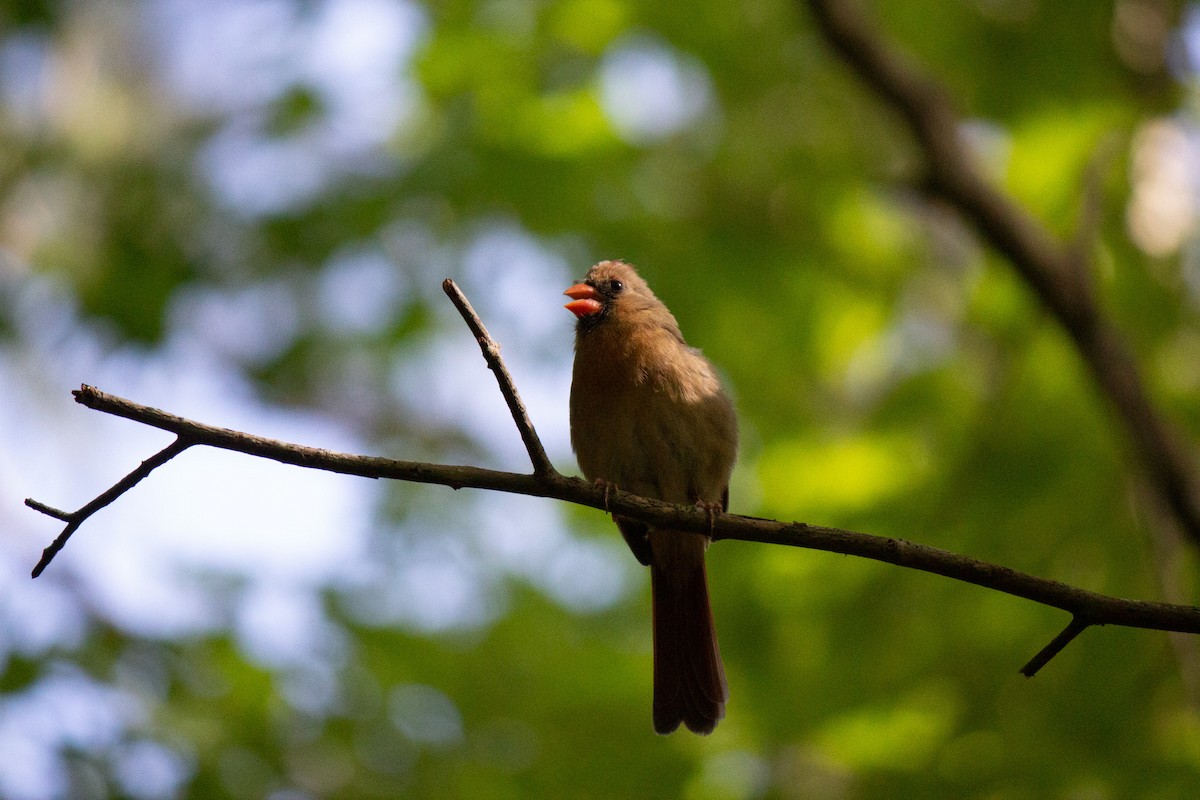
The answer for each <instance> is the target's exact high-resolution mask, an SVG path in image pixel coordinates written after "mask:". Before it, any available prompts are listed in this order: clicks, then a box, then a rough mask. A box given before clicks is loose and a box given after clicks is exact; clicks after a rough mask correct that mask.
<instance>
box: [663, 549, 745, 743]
mask: <svg viewBox="0 0 1200 800" xmlns="http://www.w3.org/2000/svg"><path fill="white" fill-rule="evenodd" d="M660 537H661V538H660ZM651 539H652V543H653V546H654V563H653V564H652V565H651V567H650V582H651V589H652V592H653V598H654V730H655V731H657V732H658V733H662V734H666V733H670V732H671V731H673V730H675V729H676V728H678V727H679V724H680V723H683V724H684V725H686V726H687V727H688V728H689V729H691V730H692V731H694V732H696V733H702V734H707V733H712V730H713V728H715V727H716V725H717V722H718V721H719V720H720V719H721V718H722V717H724V716H725V702H726V700H727V699H728V697H729V689H728V687H727V686H726V683H725V667H724V666H723V665H722V664H721V651H720V648H719V647H718V646H717V635H716V631H715V630H714V628H713V617H712V608H711V607H710V605H709V602H708V580H707V577H706V575H705V572H704V541H703V540H702V539H701V538H700V537H698V536H696V535H695V534H687V533H676V532H669V531H668V532H658V531H655V532H653V533H652V534H651ZM668 541H671V545H667V542H668ZM678 545H682V546H678ZM664 551H668V552H664Z"/></svg>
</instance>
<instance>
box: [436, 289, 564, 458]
mask: <svg viewBox="0 0 1200 800" xmlns="http://www.w3.org/2000/svg"><path fill="white" fill-rule="evenodd" d="M442 291H444V292H445V293H446V296H447V297H449V298H450V302H452V303H454V307H455V308H457V309H458V313H459V314H462V318H463V320H464V321H465V322H466V323H467V327H468V328H470V329H471V333H473V334H475V341H477V342H478V343H479V349H480V350H481V351H483V358H484V360H485V361H487V365H488V368H489V369H490V370H491V371H492V372H493V373H494V374H495V375H496V382H497V383H499V384H500V394H502V395H504V402H506V403H508V411H509V413H510V414H512V418H513V422H514V423H516V425H517V430H518V431H520V433H521V441H523V442H524V443H525V451H526V452H527V453H529V460H530V461H531V462H532V463H533V474H534V475H549V474H550V473H552V472H554V465H553V464H551V463H550V458H549V456H547V455H546V450H545V448H543V447H542V440H541V439H539V438H538V435H537V431H535V430H534V429H533V422H532V421H530V419H529V412H528V411H526V410H525V404H524V403H523V402H521V396H520V395H519V394H517V387H516V386H515V385H514V384H513V379H512V376H511V375H509V374H508V368H507V367H505V366H504V360H503V359H502V358H500V345H499V344H497V342H496V340H495V339H493V338H492V335H491V334H490V333H488V331H487V328H485V327H484V326H483V320H481V319H480V318H479V315H478V314H476V313H475V309H474V308H472V307H471V303H470V301H469V300H467V296H466V295H465V294H463V293H462V290H461V289H459V288H458V285H457V284H455V282H454V281H452V280H450V279H449V278H446V280H444V281H442Z"/></svg>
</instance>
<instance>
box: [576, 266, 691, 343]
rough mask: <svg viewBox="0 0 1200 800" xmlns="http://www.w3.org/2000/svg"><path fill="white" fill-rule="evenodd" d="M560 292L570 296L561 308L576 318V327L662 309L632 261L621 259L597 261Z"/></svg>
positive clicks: (585, 328) (627, 317) (631, 317)
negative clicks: (577, 324) (577, 279)
mask: <svg viewBox="0 0 1200 800" xmlns="http://www.w3.org/2000/svg"><path fill="white" fill-rule="evenodd" d="M563 294H565V295H566V296H567V297H569V298H571V302H569V303H567V304H566V305H565V306H563V308H565V309H567V310H568V311H570V312H571V313H572V314H574V315H575V316H576V318H577V319H578V320H579V329H580V331H585V330H590V329H591V328H593V327H595V326H596V325H598V324H600V323H601V322H604V321H607V320H612V319H614V318H619V319H624V320H632V319H633V318H634V317H636V316H637V315H638V314H639V312H647V311H658V310H661V311H663V312H665V311H666V309H665V308H664V307H663V305H662V303H661V302H659V300H658V298H657V297H655V296H654V292H652V291H650V287H649V286H648V285H647V284H646V282H645V281H644V280H642V277H641V276H640V275H638V274H637V270H635V269H634V268H633V265H632V264H626V263H625V262H624V261H601V262H600V263H599V264H596V265H595V266H594V267H592V268H591V269H589V270H588V272H587V275H586V276H585V277H584V279H583V280H582V281H580V282H579V283H577V284H575V285H574V286H572V287H571V288H569V289H567V290H566V291H565V292H563ZM668 316H669V313H668ZM672 321H673V320H672Z"/></svg>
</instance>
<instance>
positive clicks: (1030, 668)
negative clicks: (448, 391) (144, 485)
mask: <svg viewBox="0 0 1200 800" xmlns="http://www.w3.org/2000/svg"><path fill="white" fill-rule="evenodd" d="M445 285H446V286H447V287H449V288H447V294H450V295H451V299H454V298H455V294H457V296H458V297H459V298H461V305H460V303H459V301H457V300H456V302H455V304H456V305H458V306H459V308H460V310H462V309H467V311H464V312H463V316H464V319H466V320H467V322H468V324H469V325H470V324H471V321H472V319H474V320H475V322H476V323H478V317H476V316H475V315H474V312H473V311H470V304H469V303H467V301H466V298H465V297H462V295H461V292H457V289H456V288H454V291H453V292H452V291H451V288H453V284H452V283H449V282H447V284H445ZM472 330H473V331H481V330H483V326H482V324H481V323H478V328H476V327H475V326H474V325H472ZM476 336H477V338H478V339H479V341H480V346H481V347H482V348H483V350H484V354H485V357H486V358H487V359H488V365H489V367H491V368H492V371H493V372H494V373H495V374H496V377H497V379H498V380H499V382H500V385H501V391H502V393H503V394H504V396H505V398H506V399H509V398H511V399H509V411H510V412H511V414H512V416H513V420H514V422H515V423H516V424H517V426H518V427H519V428H521V430H522V435H523V437H527V438H526V446H527V447H528V448H529V450H530V457H531V459H532V460H533V461H534V463H535V464H537V463H538V461H539V458H538V456H537V455H536V454H537V453H541V454H542V456H543V457H544V454H545V451H544V449H543V448H542V446H541V443H540V441H538V439H537V434H536V433H535V432H534V430H533V426H532V424H530V423H529V419H528V416H527V415H526V414H525V409H524V404H523V403H522V402H521V400H520V396H519V394H518V393H517V390H516V387H515V386H514V385H513V382H512V378H511V376H510V375H509V374H508V371H507V370H506V369H505V368H504V365H503V362H502V361H501V360H500V357H499V348H498V347H497V346H495V342H493V341H492V340H491V339H490V337H488V336H487V335H486V331H485V332H484V334H483V335H480V334H479V333H478V332H477V333H476ZM489 343H490V344H489ZM73 394H74V396H75V400H76V401H77V402H78V403H80V404H82V405H84V406H87V407H88V408H91V409H94V410H97V411H102V412H104V413H106V414H112V415H114V416H118V417H123V418H125V419H128V420H131V421H133V422H138V423H141V424H143V425H149V426H151V427H154V428H159V429H160V430H164V431H169V432H171V433H174V434H175V436H176V439H175V441H174V442H173V443H172V444H171V445H169V446H168V447H166V448H165V449H163V450H162V451H160V452H159V453H157V454H156V455H155V456H153V457H151V458H149V459H147V460H146V461H144V462H143V463H142V464H141V466H139V467H138V468H137V469H136V470H134V471H133V472H131V473H130V474H129V475H127V476H126V477H125V478H123V479H122V480H120V481H119V482H117V483H116V484H115V485H114V486H112V487H111V488H110V489H108V490H106V491H105V492H104V493H102V494H101V495H100V496H98V497H97V498H96V499H95V500H93V501H91V502H90V503H88V504H87V505H85V506H84V507H83V508H81V509H80V510H79V511H75V512H65V511H60V510H58V509H55V508H51V507H50V506H47V505H45V504H44V503H40V502H38V501H36V500H26V501H25V502H26V504H27V505H29V506H30V507H31V508H34V509H36V510H38V511H40V512H42V513H44V514H47V515H48V516H51V517H54V518H55V519H58V520H62V521H64V522H66V523H67V527H66V529H64V530H63V532H62V533H61V534H60V535H59V536H58V538H57V539H55V541H54V543H53V544H52V545H51V546H50V547H48V548H46V550H45V552H44V553H43V555H42V559H41V561H39V562H38V565H37V567H36V568H35V569H34V572H33V577H35V578H36V577H37V576H38V575H40V574H41V572H42V570H44V569H45V567H46V565H47V564H48V563H49V562H50V561H51V559H53V558H54V556H55V555H56V554H57V553H58V551H59V550H61V549H62V546H63V544H65V542H66V540H67V539H68V538H69V537H70V536H71V534H72V533H74V531H75V530H76V529H78V528H79V526H80V525H81V524H82V523H83V522H84V521H85V520H86V519H87V518H88V517H90V516H91V515H92V514H93V513H95V512H96V511H98V510H99V509H101V508H103V507H104V506H106V505H108V504H109V503H111V502H112V501H114V500H115V499H117V498H118V497H120V496H121V495H122V494H124V493H125V492H127V491H129V490H130V489H132V488H133V486H134V485H136V484H137V482H138V481H140V480H141V479H142V478H144V477H146V476H147V475H149V474H150V472H152V471H153V470H154V469H156V468H157V467H159V466H161V465H163V464H165V463H166V462H167V461H169V460H170V459H172V458H174V457H175V456H177V455H179V454H180V453H182V452H183V451H184V450H186V449H187V448H188V447H191V446H193V445H206V446H208V447H216V448H220V449H223V450H232V451H234V452H238V453H245V454H246V455H252V456H257V457H260V458H269V459H271V460H274V461H278V462H281V463H284V464H292V465H295V466H298V467H308V468H310V469H321V470H326V471H328V472H338V473H342V474H346V475H359V476H362V477H367V478H389V479H393V480H402V481H412V482H417V483H431V484H440V485H443V486H449V487H451V488H454V489H460V488H464V487H471V488H476V489H491V490H494V491H501V492H509V493H513V494H525V495H531V496H535V497H547V498H552V499H556V500H562V501H565V502H569V503H576V504H578V505H585V506H591V507H592V508H597V509H601V510H604V511H608V512H610V513H612V514H617V515H620V516H625V517H633V518H635V519H638V520H641V521H643V522H645V523H647V524H649V525H650V526H651V527H655V528H660V529H671V530H679V531H686V532H690V533H697V534H704V535H711V536H712V538H713V539H714V540H716V539H735V540H740V541H746V542H763V543H766V544H777V545H788V546H791V547H803V548H808V549H812V550H825V551H828V552H832V553H843V554H845V555H853V556H860V557H863V558H870V559H873V560H875V561H883V562H886V563H889V564H895V565H897V566H902V567H908V568H910V569H918V570H922V571H924V572H931V573H934V574H936V575H942V576H945V577H947V578H953V579H955V580H959V581H965V582H967V583H973V584H976V585H977V586H982V587H984V588H988V589H994V590H996V591H999V592H1004V593H1006V594H1010V595H1014V596H1016V597H1023V598H1025V599H1027V600H1032V601H1034V602H1036V603H1041V604H1043V605H1047V606H1051V607H1054V608H1059V609H1062V610H1063V611H1066V612H1068V613H1070V614H1071V615H1072V618H1073V622H1072V624H1071V626H1068V628H1067V630H1066V631H1064V632H1063V633H1062V634H1059V636H1058V637H1056V638H1055V639H1054V641H1053V642H1051V643H1050V644H1049V645H1047V647H1045V648H1043V649H1042V651H1041V652H1040V653H1039V654H1038V655H1037V656H1035V657H1034V658H1033V660H1031V661H1030V662H1029V664H1027V665H1026V666H1025V668H1024V669H1023V672H1025V674H1027V675H1032V674H1033V673H1034V672H1036V671H1037V669H1039V668H1040V667H1041V666H1043V665H1044V664H1045V663H1046V662H1047V661H1049V660H1050V658H1052V657H1053V656H1054V655H1055V654H1057V653H1058V651H1059V650H1061V649H1062V648H1063V647H1064V646H1065V645H1066V644H1067V643H1068V642H1069V641H1070V640H1071V639H1073V638H1074V637H1075V636H1076V635H1078V633H1080V632H1081V631H1082V630H1083V629H1084V628H1086V627H1087V626H1089V625H1123V626H1128V627H1136V628H1149V629H1154V630H1163V631H1178V632H1183V633H1200V608H1193V607H1191V606H1184V605H1174V604H1170V603H1153V602H1145V601H1141V600H1126V599H1122V598H1117V597H1109V596H1107V595H1102V594H1099V593H1096V592H1090V591H1087V590H1085V589H1079V588H1076V587H1074V586H1069V585H1067V584H1064V583H1060V582H1058V581H1052V580H1047V579H1045V578H1039V577H1036V576H1034V575H1029V574H1027V573H1023V572H1018V571H1016V570H1014V569H1010V568H1008V567H1003V566H1000V565H997V564H991V563H988V562H986V561H980V560H977V559H974V558H970V557H968V556H964V555H959V554H957V553H951V552H949V551H947V550H941V549H939V548H936V547H929V546H927V545H923V544H917V543H915V542H910V541H906V540H904V539H895V538H891V537H884V536H873V535H871V534H866V533H857V532H855V531H847V530H841V529H839V528H828V527H824V526H820V525H809V524H806V523H802V522H791V523H787V522H778V521H776V520H770V519H760V518H758V517H745V516H740V515H736V514H713V513H712V511H711V509H701V508H698V507H696V506H689V505H672V504H670V503H664V502H661V501H658V500H651V499H648V498H645V497H639V496H637V495H634V494H630V493H629V492H625V491H622V490H620V489H616V488H613V487H611V486H596V485H594V484H591V483H588V482H587V481H584V480H582V479H580V478H574V477H567V476H565V475H563V474H561V473H560V472H558V471H557V470H555V469H554V467H553V465H551V464H550V462H549V460H548V459H546V460H545V461H544V463H543V468H542V469H541V470H537V469H536V468H535V471H534V472H533V473H532V474H529V475H524V474H519V473H514V472H502V471H498V470H490V469H483V468H481V467H471V466H455V465H450V464H429V463H425V462H417V461H400V460H396V459H391V458H380V457H378V456H365V455H353V454H350V453H339V452H335V451H332V450H323V449H320V448H316V447H306V446H304V445H298V444H291V443H288V442H281V441H278V440H275V439H267V438H265V437H262V436H255V435H253V434H249V433H243V432H241V431H235V430H231V429H229V428H220V427H216V426H213V425H206V424H204V423H201V422H196V421H194V420H190V419H186V418H184V417H180V416H178V415H176V414H171V413H168V412H166V411H161V410H159V409H157V408H151V407H149V406H144V405H141V404H140V403H135V402H133V401H131V400H126V399H124V398H121V397H116V396H114V395H110V394H105V393H104V392H101V391H100V390H98V389H96V388H94V387H91V386H86V385H84V386H81V387H80V388H79V389H78V390H77V391H75V392H73ZM522 426H524V427H522ZM531 442H532V443H533V444H534V445H536V447H534V446H531V445H530V443H531ZM1076 628H1077V629H1076Z"/></svg>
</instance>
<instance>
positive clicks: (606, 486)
mask: <svg viewBox="0 0 1200 800" xmlns="http://www.w3.org/2000/svg"><path fill="white" fill-rule="evenodd" d="M592 485H593V486H595V487H596V488H597V489H603V490H604V510H605V512H607V513H609V514H611V513H612V511H610V510H609V508H608V493H609V492H611V491H612V490H614V489H616V488H618V487H617V485H616V484H615V483H613V482H612V481H606V480H604V478H596V480H595V481H593V482H592Z"/></svg>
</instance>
